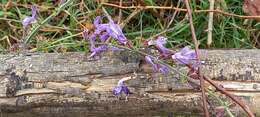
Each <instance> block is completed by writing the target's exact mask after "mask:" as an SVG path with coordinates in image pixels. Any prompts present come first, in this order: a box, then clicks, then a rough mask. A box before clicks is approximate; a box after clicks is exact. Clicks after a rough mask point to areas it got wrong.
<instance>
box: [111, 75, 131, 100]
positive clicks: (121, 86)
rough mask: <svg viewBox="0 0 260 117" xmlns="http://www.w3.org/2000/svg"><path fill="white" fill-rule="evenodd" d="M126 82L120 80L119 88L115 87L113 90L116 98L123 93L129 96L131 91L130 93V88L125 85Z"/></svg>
mask: <svg viewBox="0 0 260 117" xmlns="http://www.w3.org/2000/svg"><path fill="white" fill-rule="evenodd" d="M124 81H125V79H121V80H119V81H118V83H117V86H115V87H114V88H113V91H112V92H113V94H114V95H115V96H118V95H119V94H121V93H125V94H129V92H130V91H129V89H128V87H127V86H126V85H125V84H124Z"/></svg>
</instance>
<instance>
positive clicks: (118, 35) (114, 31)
mask: <svg viewBox="0 0 260 117" xmlns="http://www.w3.org/2000/svg"><path fill="white" fill-rule="evenodd" d="M108 24H109V26H108V27H109V28H107V32H108V34H109V35H110V36H111V37H113V38H114V39H116V40H117V41H119V43H121V44H124V45H126V44H127V39H126V37H125V35H124V33H123V32H122V29H121V28H120V26H119V24H115V23H114V21H109V23H108Z"/></svg>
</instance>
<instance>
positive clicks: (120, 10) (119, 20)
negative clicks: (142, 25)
mask: <svg viewBox="0 0 260 117" xmlns="http://www.w3.org/2000/svg"><path fill="white" fill-rule="evenodd" d="M122 2H123V0H120V3H119V5H120V6H122ZM121 18H122V9H119V14H118V22H117V23H118V24H120V22H121Z"/></svg>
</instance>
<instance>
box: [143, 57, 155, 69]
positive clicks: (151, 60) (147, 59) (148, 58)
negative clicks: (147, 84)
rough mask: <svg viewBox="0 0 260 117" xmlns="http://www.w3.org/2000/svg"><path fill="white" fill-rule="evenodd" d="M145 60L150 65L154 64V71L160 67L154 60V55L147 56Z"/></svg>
mask: <svg viewBox="0 0 260 117" xmlns="http://www.w3.org/2000/svg"><path fill="white" fill-rule="evenodd" d="M145 62H146V63H148V64H150V65H152V67H153V71H155V72H156V71H157V69H158V67H157V65H156V64H155V63H154V62H153V59H152V57H150V56H145Z"/></svg>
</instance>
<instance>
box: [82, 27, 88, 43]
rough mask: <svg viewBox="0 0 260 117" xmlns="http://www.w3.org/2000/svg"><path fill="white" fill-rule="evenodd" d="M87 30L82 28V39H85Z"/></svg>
mask: <svg viewBox="0 0 260 117" xmlns="http://www.w3.org/2000/svg"><path fill="white" fill-rule="evenodd" d="M87 32H88V29H86V28H84V30H83V32H82V37H83V40H84V41H85V40H86V39H87Z"/></svg>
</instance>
